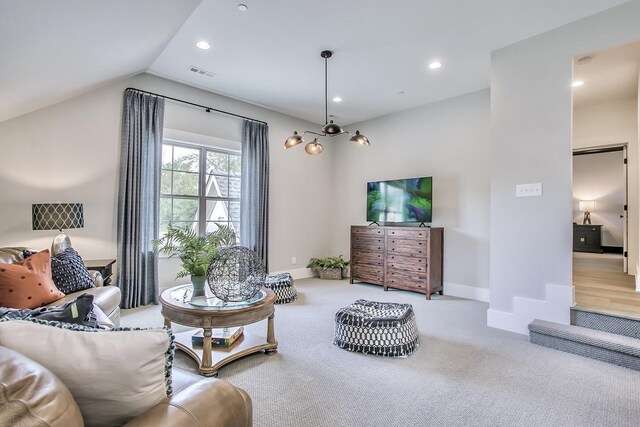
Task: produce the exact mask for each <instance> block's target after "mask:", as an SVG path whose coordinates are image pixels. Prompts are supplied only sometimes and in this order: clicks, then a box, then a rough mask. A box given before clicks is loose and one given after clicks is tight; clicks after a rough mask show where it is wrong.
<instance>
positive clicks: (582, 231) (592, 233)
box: [573, 223, 604, 254]
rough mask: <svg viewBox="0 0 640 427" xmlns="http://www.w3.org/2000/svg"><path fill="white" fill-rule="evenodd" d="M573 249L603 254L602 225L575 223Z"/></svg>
mask: <svg viewBox="0 0 640 427" xmlns="http://www.w3.org/2000/svg"><path fill="white" fill-rule="evenodd" d="M573 251H574V252H595V253H599V254H601V253H602V252H604V251H603V249H602V225H591V224H576V223H574V224H573Z"/></svg>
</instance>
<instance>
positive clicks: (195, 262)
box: [153, 224, 236, 279]
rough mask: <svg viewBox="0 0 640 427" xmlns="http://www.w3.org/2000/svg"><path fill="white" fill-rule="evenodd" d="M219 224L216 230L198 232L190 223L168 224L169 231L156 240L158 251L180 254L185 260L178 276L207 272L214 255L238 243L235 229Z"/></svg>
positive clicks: (177, 277)
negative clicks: (180, 225) (202, 233)
mask: <svg viewBox="0 0 640 427" xmlns="http://www.w3.org/2000/svg"><path fill="white" fill-rule="evenodd" d="M217 225H218V229H217V230H216V231H214V232H213V233H207V234H206V235H204V236H200V235H198V233H197V232H196V231H195V230H193V229H192V228H191V227H190V226H188V225H185V226H183V227H177V226H174V225H173V224H169V226H168V228H167V232H166V233H165V234H164V236H162V237H161V238H160V239H157V240H154V241H153V248H154V250H155V251H157V252H160V253H164V254H167V255H169V258H172V257H178V258H180V261H182V270H181V271H179V272H178V274H177V275H176V279H179V278H181V277H187V276H189V275H191V276H196V277H198V276H200V277H202V276H206V274H207V269H208V268H209V264H211V259H212V258H213V257H214V256H215V255H216V254H217V253H218V251H219V250H220V248H223V247H225V246H231V245H234V244H235V243H236V233H235V231H233V229H232V228H231V227H229V226H226V225H220V224H217Z"/></svg>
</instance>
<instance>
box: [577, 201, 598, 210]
mask: <svg viewBox="0 0 640 427" xmlns="http://www.w3.org/2000/svg"><path fill="white" fill-rule="evenodd" d="M578 206H579V209H580V212H593V211H595V210H596V202H595V200H582V201H580V202H579V203H578Z"/></svg>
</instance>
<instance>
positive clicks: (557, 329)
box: [529, 319, 640, 371]
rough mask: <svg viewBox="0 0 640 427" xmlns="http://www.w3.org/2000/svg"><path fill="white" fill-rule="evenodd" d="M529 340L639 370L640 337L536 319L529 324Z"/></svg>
mask: <svg viewBox="0 0 640 427" xmlns="http://www.w3.org/2000/svg"><path fill="white" fill-rule="evenodd" d="M529 340H530V341H531V342H532V343H534V344H538V345H542V346H544V347H549V348H554V349H556V350H560V351H565V352H567V353H573V354H577V355H580V356H584V357H590V358H592V359H597V360H601V361H603V362H607V363H612V364H614V365H619V366H623V367H625V368H629V369H633V370H636V371H640V339H637V338H631V337H627V336H624V335H618V334H612V333H609V332H604V331H598V330H594V329H589V328H583V327H581V326H573V325H562V324H560V323H554V322H547V321H545V320H538V319H536V320H534V321H533V322H531V323H530V324H529Z"/></svg>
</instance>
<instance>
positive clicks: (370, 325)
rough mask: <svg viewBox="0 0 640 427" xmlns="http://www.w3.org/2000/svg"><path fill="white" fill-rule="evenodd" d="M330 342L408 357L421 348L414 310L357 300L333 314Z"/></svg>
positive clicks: (368, 351) (370, 351)
mask: <svg viewBox="0 0 640 427" xmlns="http://www.w3.org/2000/svg"><path fill="white" fill-rule="evenodd" d="M333 343H334V344H335V345H337V346H338V347H340V348H343V349H345V350H349V351H359V352H363V353H369V354H375V355H378V356H388V357H402V358H404V357H407V356H408V355H410V354H411V353H413V352H414V351H415V350H416V349H417V348H418V346H419V345H420V334H419V333H418V327H417V326H416V317H415V314H414V313H413V307H412V306H411V304H396V303H390V302H375V301H367V300H363V299H359V300H357V301H356V302H354V303H353V304H351V305H350V306H349V307H344V308H341V309H340V310H338V312H337V313H336V318H335V340H334V342H333Z"/></svg>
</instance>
